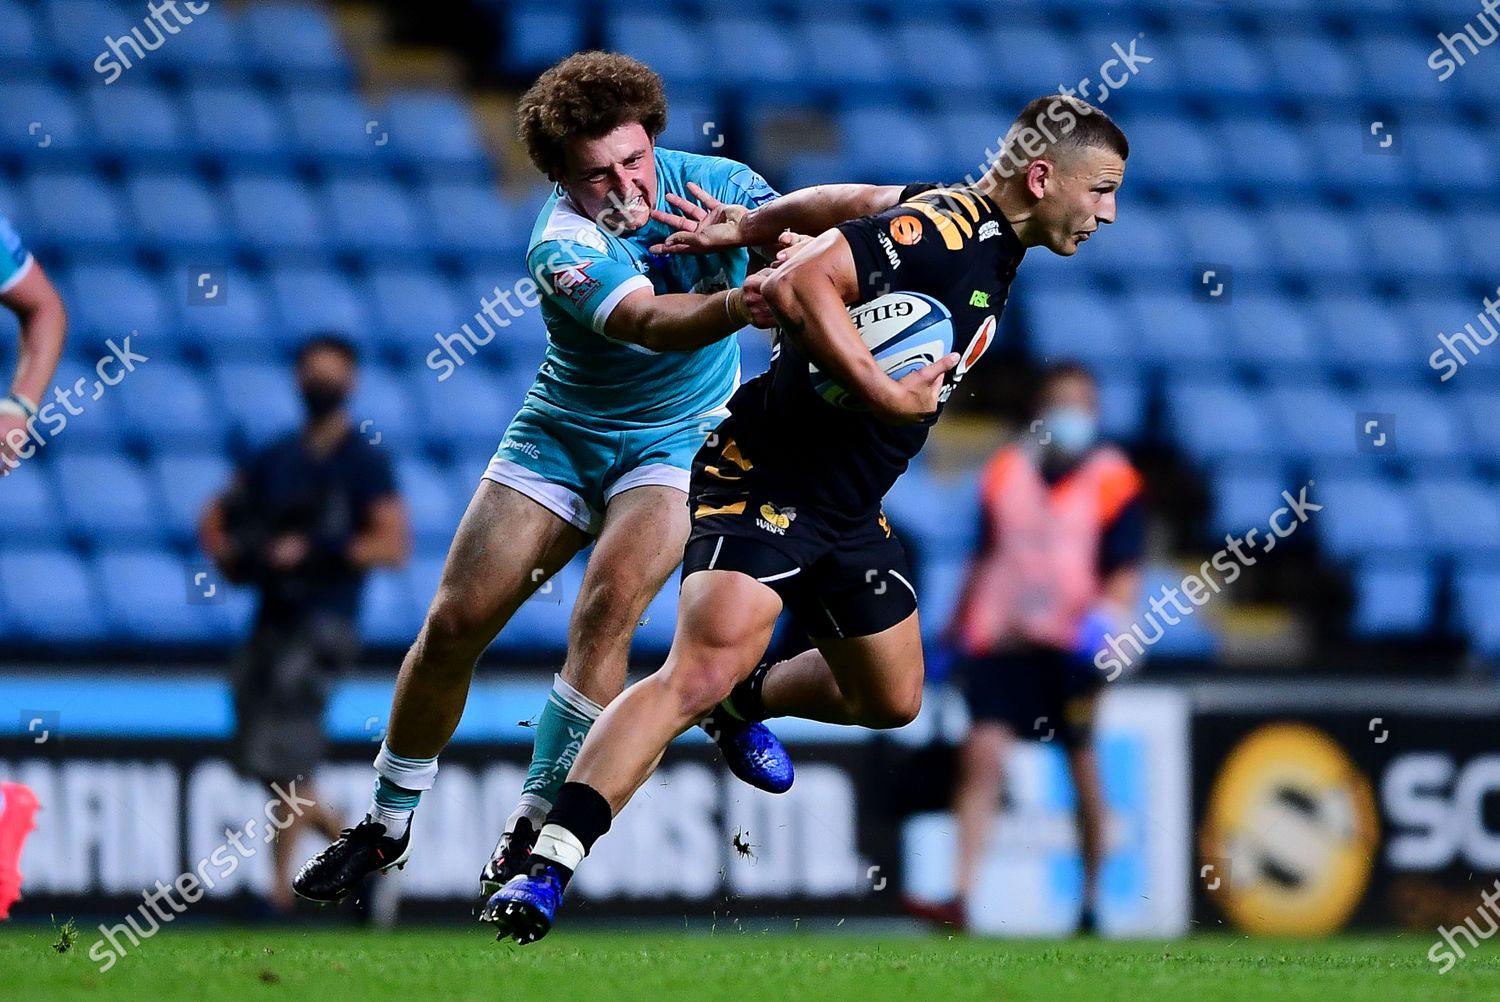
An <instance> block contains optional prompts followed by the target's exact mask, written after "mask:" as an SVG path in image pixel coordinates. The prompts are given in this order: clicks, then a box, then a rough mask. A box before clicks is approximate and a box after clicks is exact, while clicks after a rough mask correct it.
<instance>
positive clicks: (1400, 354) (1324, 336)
mask: <svg viewBox="0 0 1500 1002" xmlns="http://www.w3.org/2000/svg"><path fill="white" fill-rule="evenodd" d="M1311 305H1312V315H1313V319H1314V322H1315V323H1316V324H1317V331H1318V347H1319V349H1320V350H1321V352H1322V355H1323V358H1324V361H1325V363H1326V364H1327V365H1328V366H1330V367H1339V368H1343V369H1346V370H1347V371H1350V372H1361V371H1363V372H1368V371H1369V370H1370V369H1371V368H1372V367H1380V366H1384V367H1388V368H1390V369H1396V368H1398V367H1401V366H1411V365H1412V364H1413V363H1414V362H1415V361H1416V360H1418V359H1419V358H1420V356H1419V355H1418V353H1417V345H1416V344H1415V343H1414V341H1413V339H1412V337H1411V332H1410V331H1408V330H1407V329H1406V327H1405V326H1404V325H1403V324H1402V323H1401V322H1400V320H1399V319H1398V318H1397V315H1396V311H1395V310H1394V308H1393V307H1394V304H1393V303H1391V302H1381V300H1380V299H1379V298H1378V297H1377V296H1376V295H1375V294H1374V293H1373V292H1370V291H1365V292H1343V293H1334V294H1333V295H1329V296H1324V297H1322V298H1320V299H1317V300H1315V301H1314V302H1313V303H1312V304H1311Z"/></svg>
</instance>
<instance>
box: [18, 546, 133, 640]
mask: <svg viewBox="0 0 1500 1002" xmlns="http://www.w3.org/2000/svg"><path fill="white" fill-rule="evenodd" d="M0 604H3V605H4V606H5V608H6V609H7V610H8V611H9V628H10V629H11V630H12V631H14V632H13V635H14V636H18V637H19V639H21V640H23V641H29V642H32V643H38V642H48V643H58V644H80V643H82V644H89V643H96V642H98V641H100V640H103V639H104V638H105V637H106V636H108V635H109V632H110V631H109V627H108V624H107V623H106V622H105V620H104V618H103V617H102V616H100V614H99V609H100V607H101V604H102V603H101V601H100V593H99V588H98V585H97V583H96V582H95V580H94V578H93V575H92V574H91V573H90V570H89V565H88V564H86V563H85V562H84V560H83V558H82V557H80V556H78V555H77V554H76V553H74V552H72V551H70V550H64V549H59V548H42V549H34V548H30V547H27V548H22V547H8V548H7V549H6V551H5V559H4V560H0Z"/></svg>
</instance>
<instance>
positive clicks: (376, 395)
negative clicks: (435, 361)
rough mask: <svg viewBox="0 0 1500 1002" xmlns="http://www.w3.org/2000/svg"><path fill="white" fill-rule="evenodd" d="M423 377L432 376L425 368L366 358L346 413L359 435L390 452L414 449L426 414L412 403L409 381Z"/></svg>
mask: <svg viewBox="0 0 1500 1002" xmlns="http://www.w3.org/2000/svg"><path fill="white" fill-rule="evenodd" d="M426 378H431V375H430V374H429V373H427V372H426V371H422V372H420V373H415V374H411V373H407V372H402V371H396V370H391V369H388V368H386V367H385V366H384V365H382V364H378V363H376V362H374V361H373V360H370V361H366V362H365V363H364V365H362V366H361V367H360V373H359V385H358V386H357V387H356V388H355V391H354V399H352V400H351V401H350V402H349V416H350V418H351V419H352V420H353V421H354V424H355V427H356V428H357V429H358V432H359V434H360V436H361V437H362V438H364V439H365V440H366V441H368V442H373V443H375V444H378V445H380V446H381V447H382V448H384V449H386V450H387V452H388V453H391V454H397V455H399V454H405V453H408V452H410V451H411V450H412V449H414V448H415V446H416V443H417V437H418V435H419V434H421V432H422V431H423V430H424V429H425V426H426V415H425V414H424V413H422V412H421V411H420V410H418V409H417V408H416V407H415V406H413V403H412V395H411V383H412V380H413V379H426ZM367 422H368V424H367Z"/></svg>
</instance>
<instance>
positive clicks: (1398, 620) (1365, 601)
mask: <svg viewBox="0 0 1500 1002" xmlns="http://www.w3.org/2000/svg"><path fill="white" fill-rule="evenodd" d="M1354 591H1355V604H1354V617H1353V621H1352V623H1351V627H1352V632H1353V633H1354V635H1355V636H1357V637H1362V638H1366V639H1370V638H1378V637H1383V636H1392V635H1396V636H1400V635H1406V636H1411V635H1417V634H1421V633H1423V632H1425V631H1426V630H1428V629H1429V628H1430V627H1431V625H1432V622H1433V617H1434V614H1435V611H1436V610H1435V608H1434V603H1435V599H1436V592H1437V577H1436V575H1435V574H1434V572H1433V569H1432V566H1431V565H1430V564H1428V563H1413V562H1412V561H1411V560H1410V559H1408V560H1403V561H1401V562H1398V563H1394V564H1392V563H1382V562H1381V561H1376V560H1371V561H1364V562H1361V563H1360V565H1359V567H1358V568H1357V569H1356V570H1355V573H1354Z"/></svg>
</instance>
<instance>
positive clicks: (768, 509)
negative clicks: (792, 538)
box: [755, 501, 797, 536]
mask: <svg viewBox="0 0 1500 1002" xmlns="http://www.w3.org/2000/svg"><path fill="white" fill-rule="evenodd" d="M796 519H797V509H796V508H782V509H778V508H777V507H776V506H775V505H773V504H772V503H771V502H769V501H767V502H766V503H765V504H763V505H761V506H760V518H757V519H756V520H755V524H756V525H757V526H759V527H760V528H762V529H764V530H766V531H767V532H770V533H774V534H775V535H778V536H785V535H786V531H787V530H788V529H790V528H791V527H792V523H793V522H794V521H796Z"/></svg>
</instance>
